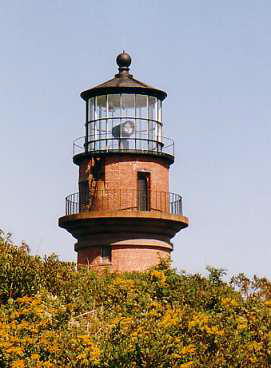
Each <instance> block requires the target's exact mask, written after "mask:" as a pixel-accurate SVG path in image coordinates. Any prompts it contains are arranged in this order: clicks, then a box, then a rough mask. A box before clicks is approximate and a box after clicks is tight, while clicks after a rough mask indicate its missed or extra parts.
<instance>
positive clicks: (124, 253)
mask: <svg viewBox="0 0 271 368" xmlns="http://www.w3.org/2000/svg"><path fill="white" fill-rule="evenodd" d="M169 256H170V249H164V250H162V249H159V248H151V247H146V248H142V247H133V248H128V247H127V248H126V247H113V249H112V270H113V271H122V272H125V271H144V270H146V269H147V268H150V267H152V266H155V265H157V264H158V263H159V260H160V259H161V258H163V257H169Z"/></svg>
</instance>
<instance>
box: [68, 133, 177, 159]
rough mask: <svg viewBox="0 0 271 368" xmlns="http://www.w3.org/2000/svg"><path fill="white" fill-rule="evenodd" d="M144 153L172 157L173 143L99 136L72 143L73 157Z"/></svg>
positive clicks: (163, 140)
mask: <svg viewBox="0 0 271 368" xmlns="http://www.w3.org/2000/svg"><path fill="white" fill-rule="evenodd" d="M114 151H115V152H144V153H151V154H155V155H163V154H167V155H170V156H174V141H173V140H172V139H170V138H166V137H163V138H162V142H160V141H156V140H153V139H149V138H127V137H122V138H112V137H109V138H106V137H104V136H101V137H99V138H97V139H91V140H89V141H88V142H87V144H86V141H85V137H80V138H77V139H76V140H75V141H74V142H73V155H74V156H75V155H77V154H80V153H87V152H114Z"/></svg>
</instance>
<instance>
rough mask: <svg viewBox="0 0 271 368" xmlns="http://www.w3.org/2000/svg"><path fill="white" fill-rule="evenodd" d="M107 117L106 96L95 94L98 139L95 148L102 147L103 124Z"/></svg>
mask: <svg viewBox="0 0 271 368" xmlns="http://www.w3.org/2000/svg"><path fill="white" fill-rule="evenodd" d="M106 118H107V96H106V95H102V96H97V97H96V119H97V120H96V124H95V127H96V139H98V142H97V143H96V148H97V149H99V150H101V149H103V147H102V144H103V142H104V141H103V140H102V139H104V138H105V136H104V133H105V125H106V120H105V119H106Z"/></svg>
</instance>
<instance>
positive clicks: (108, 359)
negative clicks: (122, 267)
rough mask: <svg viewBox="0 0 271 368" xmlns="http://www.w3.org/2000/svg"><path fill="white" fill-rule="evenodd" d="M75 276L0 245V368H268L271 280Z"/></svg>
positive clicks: (66, 267)
mask: <svg viewBox="0 0 271 368" xmlns="http://www.w3.org/2000/svg"><path fill="white" fill-rule="evenodd" d="M223 275H224V271H223V270H219V269H213V268H209V276H208V277H203V276H201V275H199V274H194V275H188V274H186V273H184V272H182V273H177V272H176V271H175V270H172V269H171V268H170V267H169V264H168V263H167V262H165V261H164V262H161V264H160V265H159V266H157V267H156V268H153V269H151V270H149V271H147V272H142V273H125V274H114V273H110V272H103V273H98V274H97V273H95V272H93V271H91V270H89V269H80V270H76V266H75V264H73V263H67V262H61V261H59V260H58V258H57V257H56V256H54V255H52V256H50V257H46V258H40V257H37V256H30V255H29V254H28V253H27V252H26V251H25V250H24V249H20V248H18V247H16V246H15V245H13V244H10V243H9V242H7V241H3V240H2V241H0V301H1V305H0V367H1V368H8V367H11V368H23V367H37V368H38V367H48V368H50V367H61V368H63V367H76V368H84V367H89V368H98V367H99V368H122V367H123V368H124V367H127V368H128V367H129V368H130V367H131V368H133V367H134V368H143V367H144V368H145V367H146V368H148V367H150V368H151V367H153V368H162V367H163V368H171V367H172V368H188V367H190V368H197V367H199V368H206V367H210V368H243V367H246V368H247V367H253V368H254V367H255V368H257V367H259V368H265V367H270V366H271V283H270V282H269V281H268V280H266V279H264V278H261V279H259V278H257V277H254V278H253V279H252V280H250V279H248V278H247V277H246V276H245V275H243V274H240V275H238V276H236V277H233V278H232V280H231V281H230V282H224V281H223Z"/></svg>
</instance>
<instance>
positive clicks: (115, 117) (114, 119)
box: [107, 94, 121, 149]
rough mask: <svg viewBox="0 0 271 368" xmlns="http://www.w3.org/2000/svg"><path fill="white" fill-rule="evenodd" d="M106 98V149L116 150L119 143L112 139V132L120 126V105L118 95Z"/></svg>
mask: <svg viewBox="0 0 271 368" xmlns="http://www.w3.org/2000/svg"><path fill="white" fill-rule="evenodd" d="M107 97H108V121H107V138H108V139H109V140H108V148H109V149H117V148H118V145H119V142H118V140H117V139H116V138H114V136H113V134H112V130H113V128H114V127H115V126H117V125H119V124H120V117H121V108H120V107H121V105H120V94H110V95H108V96H107Z"/></svg>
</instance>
